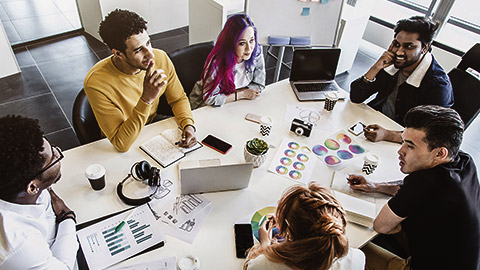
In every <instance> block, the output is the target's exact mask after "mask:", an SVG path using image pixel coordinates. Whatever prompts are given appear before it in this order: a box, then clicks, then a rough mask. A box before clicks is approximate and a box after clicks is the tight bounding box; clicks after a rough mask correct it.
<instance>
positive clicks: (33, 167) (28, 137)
mask: <svg viewBox="0 0 480 270" xmlns="http://www.w3.org/2000/svg"><path fill="white" fill-rule="evenodd" d="M43 148H44V147H43V131H42V130H41V129H40V125H39V122H38V120H37V119H31V118H26V117H23V116H15V115H7V116H4V117H1V118H0V175H1V178H0V198H1V199H3V200H8V199H10V198H12V197H14V196H15V195H17V194H18V193H19V192H21V191H22V190H25V189H26V188H27V185H28V183H29V182H30V181H31V180H32V177H33V176H34V175H35V173H36V172H38V171H39V170H40V169H41V168H42V166H43V164H44V163H45V156H44V155H40V152H42V151H43Z"/></svg>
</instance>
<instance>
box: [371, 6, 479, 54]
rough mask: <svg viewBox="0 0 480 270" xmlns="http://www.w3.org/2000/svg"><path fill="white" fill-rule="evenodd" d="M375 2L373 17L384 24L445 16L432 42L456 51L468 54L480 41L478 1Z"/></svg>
mask: <svg viewBox="0 0 480 270" xmlns="http://www.w3.org/2000/svg"><path fill="white" fill-rule="evenodd" d="M452 1H453V0H377V1H376V3H375V6H374V8H373V10H372V16H373V17H375V18H377V19H380V20H382V21H384V22H387V23H390V24H395V23H396V22H397V21H398V20H400V19H404V18H408V17H411V16H417V15H420V16H425V15H434V14H435V12H437V13H438V14H448V11H450V15H449V17H448V18H447V19H446V23H445V25H444V26H443V27H442V29H441V30H440V31H439V33H438V35H437V37H436V38H435V41H437V42H439V43H442V44H444V45H447V46H448V47H451V48H453V49H456V50H457V51H458V50H460V51H463V52H465V51H467V50H468V49H470V48H471V47H472V46H473V45H474V44H475V43H479V42H480V16H478V10H480V1H472V0H455V1H454V4H453V6H452V5H450V3H452Z"/></svg>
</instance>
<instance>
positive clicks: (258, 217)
mask: <svg viewBox="0 0 480 270" xmlns="http://www.w3.org/2000/svg"><path fill="white" fill-rule="evenodd" d="M276 211H277V207H275V206H267V207H264V208H262V209H260V210H258V211H257V212H255V214H253V216H252V220H251V221H250V224H252V231H253V235H254V236H255V238H257V240H258V241H260V238H259V236H258V228H260V226H261V225H262V223H263V221H264V220H265V219H267V218H268V217H270V216H274V215H275V212H276Z"/></svg>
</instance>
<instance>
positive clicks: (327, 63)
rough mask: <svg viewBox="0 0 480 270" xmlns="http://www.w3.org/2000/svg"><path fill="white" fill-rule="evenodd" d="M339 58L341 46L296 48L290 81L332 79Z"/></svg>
mask: <svg viewBox="0 0 480 270" xmlns="http://www.w3.org/2000/svg"><path fill="white" fill-rule="evenodd" d="M339 58H340V48H312V49H295V50H294V52H293V60H292V69H291V71H290V81H294V82H297V81H331V80H333V79H335V72H336V71H337V66H338V59H339Z"/></svg>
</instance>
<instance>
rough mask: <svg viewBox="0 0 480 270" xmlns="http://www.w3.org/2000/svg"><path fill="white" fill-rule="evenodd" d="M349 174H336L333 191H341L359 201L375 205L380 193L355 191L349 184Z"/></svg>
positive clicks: (333, 180) (334, 175) (332, 186)
mask: <svg viewBox="0 0 480 270" xmlns="http://www.w3.org/2000/svg"><path fill="white" fill-rule="evenodd" d="M347 177H348V174H346V173H343V172H337V171H336V172H334V174H333V179H332V185H331V186H330V188H331V189H333V190H335V191H340V192H342V193H344V194H347V195H350V196H353V197H357V198H359V199H362V200H365V201H369V202H372V203H375V197H376V196H378V193H375V192H371V193H366V192H362V191H357V190H353V189H352V188H351V187H350V185H349V184H348V182H347ZM364 177H365V176H364Z"/></svg>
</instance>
